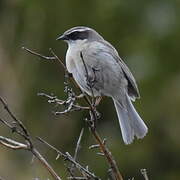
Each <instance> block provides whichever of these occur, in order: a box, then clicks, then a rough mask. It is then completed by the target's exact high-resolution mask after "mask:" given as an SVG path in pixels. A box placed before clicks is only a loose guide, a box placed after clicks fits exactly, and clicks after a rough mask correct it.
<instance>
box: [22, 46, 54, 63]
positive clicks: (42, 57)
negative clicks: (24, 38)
mask: <svg viewBox="0 0 180 180" xmlns="http://www.w3.org/2000/svg"><path fill="white" fill-rule="evenodd" d="M22 49H23V50H25V51H26V52H28V53H30V54H32V55H35V56H38V57H40V58H41V59H46V60H51V61H52V60H56V58H55V57H54V56H53V57H51V56H44V55H42V54H39V53H37V52H35V51H32V50H30V49H28V48H26V47H22Z"/></svg>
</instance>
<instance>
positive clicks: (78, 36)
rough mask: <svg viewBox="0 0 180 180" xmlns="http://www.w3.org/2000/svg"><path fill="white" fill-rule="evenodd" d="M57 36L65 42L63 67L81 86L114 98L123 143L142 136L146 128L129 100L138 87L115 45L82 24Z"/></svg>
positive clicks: (134, 96)
mask: <svg viewBox="0 0 180 180" xmlns="http://www.w3.org/2000/svg"><path fill="white" fill-rule="evenodd" d="M57 40H64V41H65V42H67V44H68V50H67V53H66V67H67V70H68V71H69V73H72V75H73V77H74V79H75V81H76V82H77V84H78V85H79V87H80V88H81V90H82V91H83V92H86V93H87V94H88V95H90V96H95V97H97V96H108V97H111V98H112V99H113V102H114V105H115V108H116V112H117V115H118V119H119V124H120V128H121V133H122V137H123V141H124V143H125V144H130V143H132V142H133V140H134V137H137V138H138V139H139V138H143V137H144V136H145V135H146V133H147V132H148V128H147V126H146V125H145V123H144V122H143V120H142V119H141V117H140V116H139V115H138V113H137V112H136V110H135V108H134V106H133V104H132V102H131V101H134V100H135V99H136V98H139V97H140V95H139V90H138V87H137V84H136V81H135V79H134V77H133V75H132V73H131V72H130V70H129V68H128V67H127V66H126V64H125V63H124V62H123V61H122V59H121V58H120V57H119V54H118V52H117V51H116V49H115V48H114V47H113V46H112V45H111V44H110V43H109V42H107V41H106V40H104V39H103V37H102V36H101V35H100V34H99V33H97V32H96V31H95V30H94V29H92V28H89V27H84V26H78V27H73V28H71V29H69V30H67V31H66V32H64V33H63V35H61V36H60V37H58V38H57ZM81 55H82V57H83V60H82V57H81ZM83 61H84V62H83ZM84 64H85V65H84Z"/></svg>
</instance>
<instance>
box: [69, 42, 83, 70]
mask: <svg viewBox="0 0 180 180" xmlns="http://www.w3.org/2000/svg"><path fill="white" fill-rule="evenodd" d="M85 43H86V40H78V41H76V42H71V43H69V44H68V50H67V53H66V67H67V70H68V72H70V73H73V72H74V71H77V70H78V67H79V66H80V65H81V64H82V60H81V58H80V52H81V51H82V50H83V49H84V45H85Z"/></svg>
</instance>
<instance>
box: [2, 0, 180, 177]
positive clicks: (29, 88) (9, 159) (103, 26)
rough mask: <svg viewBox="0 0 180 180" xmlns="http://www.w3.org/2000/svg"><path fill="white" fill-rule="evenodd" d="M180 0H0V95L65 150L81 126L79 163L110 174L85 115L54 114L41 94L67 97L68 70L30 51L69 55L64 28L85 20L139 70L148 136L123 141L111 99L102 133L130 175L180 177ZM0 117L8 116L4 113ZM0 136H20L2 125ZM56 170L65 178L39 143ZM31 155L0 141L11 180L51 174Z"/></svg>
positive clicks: (104, 108) (35, 132) (31, 125)
mask: <svg viewBox="0 0 180 180" xmlns="http://www.w3.org/2000/svg"><path fill="white" fill-rule="evenodd" d="M179 7H180V2H179V1H178V0H171V1H169V0H150V1H144V0H138V1H130V0H111V1H107V0H86V1H84V0H76V1H75V0H61V1H60V0H54V1H50V0H49V1H48V0H46V1H44V0H11V1H5V0H1V1H0V95H1V96H2V97H4V98H5V99H6V100H7V101H8V103H9V106H10V107H11V108H12V110H13V112H15V113H16V115H17V117H18V118H19V119H21V120H22V121H23V122H24V123H25V124H26V126H27V127H28V129H29V130H30V132H31V133H32V134H33V135H34V137H35V136H41V137H43V138H45V139H46V140H47V141H48V142H49V143H51V144H53V145H55V146H56V147H58V148H59V149H60V150H62V151H68V152H70V153H71V154H73V152H74V147H75V144H76V141H77V138H78V135H79V133H80V130H81V128H82V127H85V135H84V136H83V139H82V149H81V151H80V153H79V160H80V162H81V163H82V164H84V165H87V164H88V165H89V167H90V169H91V170H93V171H95V172H96V174H97V175H99V176H101V177H102V179H105V177H106V175H107V173H106V170H107V164H106V162H105V160H104V158H103V157H101V156H98V155H96V151H95V150H93V151H92V150H88V146H89V145H91V144H92V143H95V142H94V139H93V137H92V136H91V134H90V133H89V130H88V128H87V126H86V123H85V122H84V121H83V117H86V112H84V113H82V112H76V113H72V114H71V115H68V116H59V117H55V116H54V115H53V114H52V113H51V111H52V110H53V107H52V106H50V105H49V104H48V103H47V102H46V101H45V100H44V99H43V98H41V97H38V96H37V93H38V92H47V93H54V94H56V95H58V96H59V97H61V98H63V97H64V93H63V90H64V85H63V80H64V73H63V70H62V69H61V68H60V67H59V66H58V65H57V63H53V62H45V61H42V60H39V58H37V57H35V56H31V55H30V54H27V53H25V52H24V51H23V50H22V49H21V47H22V46H26V47H28V48H31V49H34V50H36V51H38V52H41V53H43V54H46V55H49V54H50V53H49V48H50V47H51V48H53V49H54V51H55V52H56V53H57V54H58V55H59V57H61V59H62V60H64V57H65V52H66V49H67V46H66V44H65V43H63V42H57V41H55V39H56V38H57V36H58V35H59V34H61V33H63V32H64V31H65V30H67V29H69V28H71V27H73V26H77V25H85V26H90V27H92V28H94V29H96V30H97V31H98V32H99V33H100V34H101V35H102V36H103V37H104V38H105V39H106V40H108V41H109V42H111V43H112V44H113V45H114V46H115V47H116V49H117V50H118V52H119V54H120V56H121V57H122V59H124V61H125V62H126V64H128V66H129V67H130V69H131V71H132V72H133V74H134V76H135V78H136V80H137V82H138V85H139V89H140V93H141V99H140V100H138V101H136V103H135V106H136V109H137V110H138V112H139V113H140V114H141V116H142V118H143V119H144V121H145V122H146V124H147V125H148V127H149V133H148V135H147V136H146V137H145V138H144V139H143V140H139V141H135V142H134V143H133V144H132V145H129V146H125V145H124V144H123V142H122V138H121V134H120V128H119V124H118V120H117V117H116V113H115V110H114V107H113V104H112V101H111V100H110V99H109V98H104V100H103V102H102V103H101V105H100V106H99V108H98V109H99V111H100V112H101V113H102V119H101V120H100V121H99V123H98V131H99V133H100V134H101V136H102V137H106V138H107V140H108V146H109V148H110V150H111V151H112V153H113V155H114V157H115V159H116V160H117V163H118V165H119V167H120V170H121V172H122V174H123V175H124V177H125V179H128V178H132V177H135V179H143V177H142V176H141V175H140V172H139V170H140V169H141V168H146V169H147V170H148V174H149V176H150V179H154V180H156V179H163V180H170V179H171V180H172V179H174V180H177V179H179V178H180V157H179V150H180V142H179V125H180V124H179V116H180V61H179V60H180V53H179V52H180V50H179V47H180V46H179V43H180V9H179ZM0 116H1V117H4V118H7V119H8V118H9V117H8V116H7V115H6V114H5V113H4V111H3V110H2V106H1V110H0ZM0 131H1V133H0V135H4V136H7V137H12V138H15V137H16V136H15V135H12V134H11V133H10V131H9V130H8V129H7V128H5V127H4V126H3V125H1V124H0ZM37 146H38V147H39V149H40V150H41V152H42V153H43V154H44V155H45V156H46V157H48V160H49V162H51V164H52V165H53V167H54V168H55V170H56V171H57V172H59V173H60V174H63V176H66V175H67V172H66V170H65V169H64V167H63V163H64V162H63V161H62V160H61V159H60V160H58V161H56V160H55V157H56V155H55V154H54V153H53V152H51V151H49V150H48V148H46V147H44V146H42V145H41V144H39V143H37ZM31 159H32V155H31V154H30V153H27V152H24V151H16V152H15V151H12V150H9V149H6V148H4V147H1V146H0V176H2V177H4V178H5V179H6V180H11V179H12V180H21V179H26V180H27V179H33V178H35V177H38V178H40V179H42V180H45V179H47V178H48V177H49V175H48V173H47V172H46V171H45V170H44V168H42V166H41V165H40V164H39V163H38V162H37V161H34V163H31Z"/></svg>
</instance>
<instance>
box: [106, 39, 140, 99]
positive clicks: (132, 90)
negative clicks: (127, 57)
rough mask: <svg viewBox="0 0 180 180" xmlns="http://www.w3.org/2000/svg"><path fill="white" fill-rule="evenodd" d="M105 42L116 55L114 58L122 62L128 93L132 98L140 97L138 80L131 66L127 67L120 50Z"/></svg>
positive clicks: (113, 54)
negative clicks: (119, 52) (120, 55)
mask: <svg viewBox="0 0 180 180" xmlns="http://www.w3.org/2000/svg"><path fill="white" fill-rule="evenodd" d="M103 43H104V44H105V46H107V47H108V48H109V49H110V51H109V52H110V53H111V55H112V56H113V57H114V59H116V60H117V62H118V63H119V64H120V66H121V68H122V71H123V73H124V76H125V78H126V79H127V81H128V95H129V96H130V97H131V98H132V100H135V98H140V94H139V90H138V86H137V83H136V80H135V78H134V76H133V75H132V73H131V71H130V70H129V68H128V67H127V65H126V64H125V63H124V62H123V60H122V59H121V58H120V57H119V54H118V52H117V51H116V49H115V48H114V47H113V46H112V45H111V44H110V43H109V42H107V41H103Z"/></svg>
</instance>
